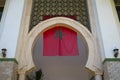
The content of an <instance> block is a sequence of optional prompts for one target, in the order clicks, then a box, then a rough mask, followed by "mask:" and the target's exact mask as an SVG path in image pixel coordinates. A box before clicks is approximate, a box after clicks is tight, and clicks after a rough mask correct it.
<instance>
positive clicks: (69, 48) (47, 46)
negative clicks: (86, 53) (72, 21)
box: [43, 26, 79, 56]
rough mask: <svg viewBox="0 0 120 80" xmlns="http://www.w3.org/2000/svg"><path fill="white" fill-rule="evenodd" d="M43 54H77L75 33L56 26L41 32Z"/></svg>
mask: <svg viewBox="0 0 120 80" xmlns="http://www.w3.org/2000/svg"><path fill="white" fill-rule="evenodd" d="M43 41H44V45H43V46H44V47H43V55H44V56H78V55H79V52H78V43H77V33H76V32H74V31H73V30H71V29H68V28H65V27H61V26H59V27H58V26H57V27H55V28H52V29H50V30H48V31H46V32H44V34H43Z"/></svg>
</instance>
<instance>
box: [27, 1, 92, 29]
mask: <svg viewBox="0 0 120 80" xmlns="http://www.w3.org/2000/svg"><path fill="white" fill-rule="evenodd" d="M46 15H48V16H59V17H61V16H75V18H76V19H75V20H76V21H78V22H80V23H81V24H83V25H85V26H86V27H87V28H88V29H89V30H90V24H89V16H88V7H87V0H33V5H32V12H31V21H30V29H29V30H31V29H32V28H33V27H34V26H35V25H37V24H38V23H39V22H41V21H43V20H44V19H43V17H44V16H46Z"/></svg>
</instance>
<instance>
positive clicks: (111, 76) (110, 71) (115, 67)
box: [104, 61, 120, 80]
mask: <svg viewBox="0 0 120 80" xmlns="http://www.w3.org/2000/svg"><path fill="white" fill-rule="evenodd" d="M104 80H120V61H109V62H105V64H104Z"/></svg>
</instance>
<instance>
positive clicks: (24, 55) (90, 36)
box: [15, 0, 102, 80]
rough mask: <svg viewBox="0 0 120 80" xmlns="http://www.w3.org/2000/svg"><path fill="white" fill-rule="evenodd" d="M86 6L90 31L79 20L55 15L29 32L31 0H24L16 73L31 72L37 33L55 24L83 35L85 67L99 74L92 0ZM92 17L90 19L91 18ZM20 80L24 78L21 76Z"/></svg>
mask: <svg viewBox="0 0 120 80" xmlns="http://www.w3.org/2000/svg"><path fill="white" fill-rule="evenodd" d="M87 1H88V3H89V2H90V1H91V2H90V3H89V4H88V6H89V8H90V10H89V14H90V20H92V21H91V30H92V33H91V32H90V31H89V30H88V29H87V28H86V27H85V26H83V25H82V24H80V23H79V22H77V21H75V20H72V19H69V18H65V17H56V18H51V19H48V20H45V21H42V22H40V23H39V24H38V25H36V26H35V27H34V28H33V29H32V30H31V31H30V32H28V31H29V23H30V22H29V20H30V16H31V9H32V0H26V2H25V4H26V6H25V7H24V13H23V19H22V20H23V21H22V24H21V28H20V35H19V41H18V46H17V52H16V53H17V54H16V56H15V57H16V59H17V61H18V63H19V64H18V73H19V74H20V75H21V76H22V77H24V76H25V74H26V73H28V72H31V71H32V70H33V69H34V68H35V65H34V62H33V59H32V50H33V46H34V44H35V43H36V41H37V39H38V38H39V35H40V34H41V33H42V32H43V31H45V30H48V29H50V28H52V27H53V26H56V25H64V26H67V27H68V28H70V29H73V30H76V31H77V32H79V34H80V36H82V37H83V39H84V41H85V43H86V46H87V47H88V60H87V63H86V66H85V68H86V69H87V70H88V71H89V72H91V73H92V74H93V75H96V74H101V75H102V67H101V65H102V63H101V60H100V57H101V55H100V54H98V53H100V52H99V49H98V46H99V45H98V44H97V43H98V40H97V39H96V35H97V32H96V31H95V30H96V24H95V22H96V21H95V16H93V12H92V11H91V9H92V10H93V8H92V7H91V5H92V3H93V2H92V0H87ZM91 18H92V19H91ZM20 80H24V79H23V78H21V79H20Z"/></svg>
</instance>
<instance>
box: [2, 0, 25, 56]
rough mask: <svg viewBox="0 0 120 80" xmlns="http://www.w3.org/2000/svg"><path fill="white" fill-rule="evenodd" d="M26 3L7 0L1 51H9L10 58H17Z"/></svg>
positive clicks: (17, 0) (18, 0) (23, 0)
mask: <svg viewBox="0 0 120 80" xmlns="http://www.w3.org/2000/svg"><path fill="white" fill-rule="evenodd" d="M24 3H25V0H6V7H5V10H4V14H5V15H4V14H3V16H5V17H3V18H4V19H3V18H2V20H3V21H1V26H0V29H1V30H2V31H0V34H1V36H0V49H2V48H6V49H7V57H8V58H14V56H15V52H16V47H17V40H18V36H19V29H20V24H21V19H22V13H23V9H24ZM5 12H6V13H5Z"/></svg>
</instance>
